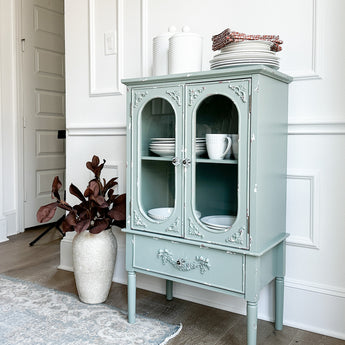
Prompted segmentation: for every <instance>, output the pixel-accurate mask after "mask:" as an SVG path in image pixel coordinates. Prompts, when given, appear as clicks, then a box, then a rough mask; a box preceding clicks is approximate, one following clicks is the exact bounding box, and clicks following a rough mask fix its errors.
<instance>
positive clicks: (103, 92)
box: [89, 0, 124, 97]
mask: <svg viewBox="0 0 345 345" xmlns="http://www.w3.org/2000/svg"><path fill="white" fill-rule="evenodd" d="M113 1H116V10H117V16H116V21H117V27H116V74H117V79H116V83H115V86H114V87H113V88H99V87H97V86H96V85H95V80H96V73H97V67H96V57H95V49H96V48H95V47H96V44H95V18H94V13H95V10H94V8H95V3H96V0H89V64H90V66H89V73H90V75H89V83H90V85H89V88H90V91H89V92H90V97H105V96H117V95H122V94H123V93H124V86H123V84H122V83H121V78H122V76H123V37H124V35H123V0H113Z"/></svg>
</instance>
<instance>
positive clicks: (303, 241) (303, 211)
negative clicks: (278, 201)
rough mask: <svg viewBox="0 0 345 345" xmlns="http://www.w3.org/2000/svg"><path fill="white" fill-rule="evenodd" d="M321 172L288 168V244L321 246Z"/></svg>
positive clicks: (311, 246) (310, 246)
mask: <svg viewBox="0 0 345 345" xmlns="http://www.w3.org/2000/svg"><path fill="white" fill-rule="evenodd" d="M318 176H319V172H318V171H310V170H308V171H306V170H291V169H290V170H288V174H287V214H286V219H287V224H286V231H287V232H288V233H289V234H290V236H289V237H288V239H287V244H289V245H295V246H301V247H307V248H314V249H318V248H319V223H320V222H319V177H318Z"/></svg>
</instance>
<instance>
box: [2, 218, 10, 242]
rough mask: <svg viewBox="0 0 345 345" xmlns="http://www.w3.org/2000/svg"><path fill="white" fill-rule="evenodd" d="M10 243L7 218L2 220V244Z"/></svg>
mask: <svg viewBox="0 0 345 345" xmlns="http://www.w3.org/2000/svg"><path fill="white" fill-rule="evenodd" d="M6 241H8V238H7V221H6V218H3V219H0V242H6Z"/></svg>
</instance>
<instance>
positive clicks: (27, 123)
mask: <svg viewBox="0 0 345 345" xmlns="http://www.w3.org/2000/svg"><path fill="white" fill-rule="evenodd" d="M22 54H23V56H22V63H23V71H22V76H23V113H24V123H23V125H24V140H23V142H24V150H23V152H24V227H25V228H28V227H32V226H35V225H37V224H38V222H37V220H36V212H37V210H38V209H39V207H40V206H42V205H44V204H46V203H50V202H53V200H52V199H51V195H50V191H51V184H52V181H53V178H54V176H56V175H58V176H59V177H60V180H61V182H62V183H63V188H62V193H61V196H62V197H63V189H64V181H65V140H64V139H59V138H58V133H59V132H58V131H59V130H60V131H61V130H62V131H63V130H65V128H66V125H65V44H64V1H63V0H54V1H51V0H22ZM59 134H60V135H61V132H60V133H59ZM61 214H62V213H59V214H57V215H56V216H55V218H54V219H53V220H52V221H54V220H56V219H58V217H59V216H61Z"/></svg>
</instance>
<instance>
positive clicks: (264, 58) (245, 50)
mask: <svg viewBox="0 0 345 345" xmlns="http://www.w3.org/2000/svg"><path fill="white" fill-rule="evenodd" d="M271 45H272V42H270V41H260V40H248V41H242V42H234V43H230V44H228V45H227V46H225V47H224V48H222V49H221V50H220V53H219V54H217V55H215V56H214V58H213V59H212V60H211V61H210V66H211V69H219V68H226V67H234V66H243V65H256V64H262V65H266V66H269V67H272V68H274V69H278V68H279V57H278V56H276V53H275V52H274V51H271Z"/></svg>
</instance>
